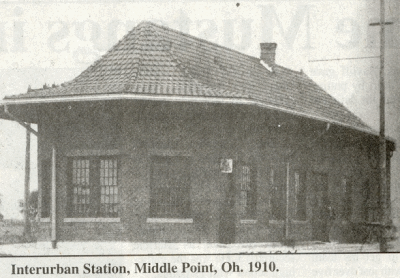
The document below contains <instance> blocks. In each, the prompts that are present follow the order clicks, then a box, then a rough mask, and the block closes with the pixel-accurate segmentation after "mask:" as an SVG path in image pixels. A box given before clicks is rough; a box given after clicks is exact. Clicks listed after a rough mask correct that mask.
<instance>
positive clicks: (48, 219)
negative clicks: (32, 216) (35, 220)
mask: <svg viewBox="0 0 400 278" xmlns="http://www.w3.org/2000/svg"><path fill="white" fill-rule="evenodd" d="M39 222H40V223H50V218H49V217H46V218H40V219H39Z"/></svg>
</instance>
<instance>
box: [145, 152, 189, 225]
mask: <svg viewBox="0 0 400 278" xmlns="http://www.w3.org/2000/svg"><path fill="white" fill-rule="evenodd" d="M189 192H190V159H189V158H187V157H180V156H153V157H152V158H151V196H150V197H151V198H150V216H151V217H160V218H189V217H190V195H189Z"/></svg>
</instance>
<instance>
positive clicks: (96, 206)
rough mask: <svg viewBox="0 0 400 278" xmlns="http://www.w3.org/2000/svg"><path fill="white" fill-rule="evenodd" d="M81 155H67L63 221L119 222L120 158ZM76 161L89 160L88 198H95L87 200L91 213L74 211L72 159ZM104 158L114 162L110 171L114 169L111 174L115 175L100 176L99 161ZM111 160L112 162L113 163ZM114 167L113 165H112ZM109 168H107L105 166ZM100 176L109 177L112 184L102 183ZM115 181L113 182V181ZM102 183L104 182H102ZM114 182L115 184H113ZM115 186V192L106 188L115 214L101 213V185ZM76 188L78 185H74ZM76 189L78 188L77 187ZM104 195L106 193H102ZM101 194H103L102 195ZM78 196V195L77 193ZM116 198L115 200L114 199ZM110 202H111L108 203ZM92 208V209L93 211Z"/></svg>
mask: <svg viewBox="0 0 400 278" xmlns="http://www.w3.org/2000/svg"><path fill="white" fill-rule="evenodd" d="M86 154H87V153H85V155H81V156H69V157H68V165H67V169H68V174H67V213H66V215H67V217H66V218H64V222H120V207H121V202H120V197H121V185H120V183H121V182H120V168H121V160H120V157H119V156H118V155H114V154H111V155H86ZM74 160H75V161H78V160H88V161H89V166H88V167H89V168H88V172H89V173H88V176H89V182H88V183H89V185H88V187H89V198H90V199H91V200H93V199H94V200H95V201H94V202H92V201H90V202H89V206H88V207H89V208H90V209H91V210H92V213H89V214H87V213H82V214H81V215H79V212H76V211H75V212H74V208H73V207H74V204H73V200H74V194H75V193H74V188H75V186H74V183H73V179H74V178H73V174H74V173H73V171H74V170H73V163H74V162H73V161H74ZM106 160H113V161H114V162H115V163H116V166H115V167H116V168H115V169H114V168H111V170H110V171H113V170H115V171H116V173H115V172H114V173H113V175H114V174H115V176H113V175H112V176H110V177H108V176H107V177H102V176H101V174H100V173H101V161H106ZM114 162H113V163H114ZM113 167H114V166H113ZM107 169H109V168H107ZM102 178H111V179H112V180H113V182H112V183H113V184H111V185H105V184H103V185H102V180H101V179H102ZM114 181H115V182H114ZM103 183H104V182H103ZM114 183H115V184H114ZM106 186H108V187H114V188H115V187H116V188H117V192H116V193H114V190H115V189H114V188H113V190H111V189H110V188H108V192H109V193H108V194H107V195H108V196H109V197H108V199H110V196H113V199H114V200H113V202H112V204H113V205H115V206H116V207H117V211H116V212H115V215H112V214H111V215H107V214H103V213H102V212H101V210H102V204H104V203H103V202H102V192H103V190H102V188H103V187H106ZM76 188H78V187H76ZM77 191H78V189H77ZM111 191H113V193H111V194H110V192H111ZM104 192H106V189H104ZM104 195H106V194H104ZM104 195H103V196H104ZM77 196H79V195H77ZM115 199H116V200H115ZM109 204H111V203H109ZM93 210H94V211H93Z"/></svg>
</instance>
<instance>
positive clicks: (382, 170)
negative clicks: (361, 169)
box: [370, 0, 393, 253]
mask: <svg viewBox="0 0 400 278" xmlns="http://www.w3.org/2000/svg"><path fill="white" fill-rule="evenodd" d="M390 24H393V22H386V21H385V0H380V20H379V23H371V24H370V26H378V25H379V26H380V70H379V95H380V98H379V177H380V178H379V187H380V188H379V189H380V198H381V199H380V218H381V219H380V222H381V223H380V225H381V231H380V239H379V251H380V252H382V253H384V252H387V251H388V244H387V238H386V233H385V229H386V225H387V224H388V211H387V208H388V206H387V194H388V192H387V187H386V138H385V25H390Z"/></svg>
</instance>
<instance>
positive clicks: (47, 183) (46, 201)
mask: <svg viewBox="0 0 400 278" xmlns="http://www.w3.org/2000/svg"><path fill="white" fill-rule="evenodd" d="M41 180H42V184H41V195H42V196H41V211H40V217H42V218H46V217H50V205H51V163H50V160H48V159H47V160H43V161H42V172H41Z"/></svg>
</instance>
